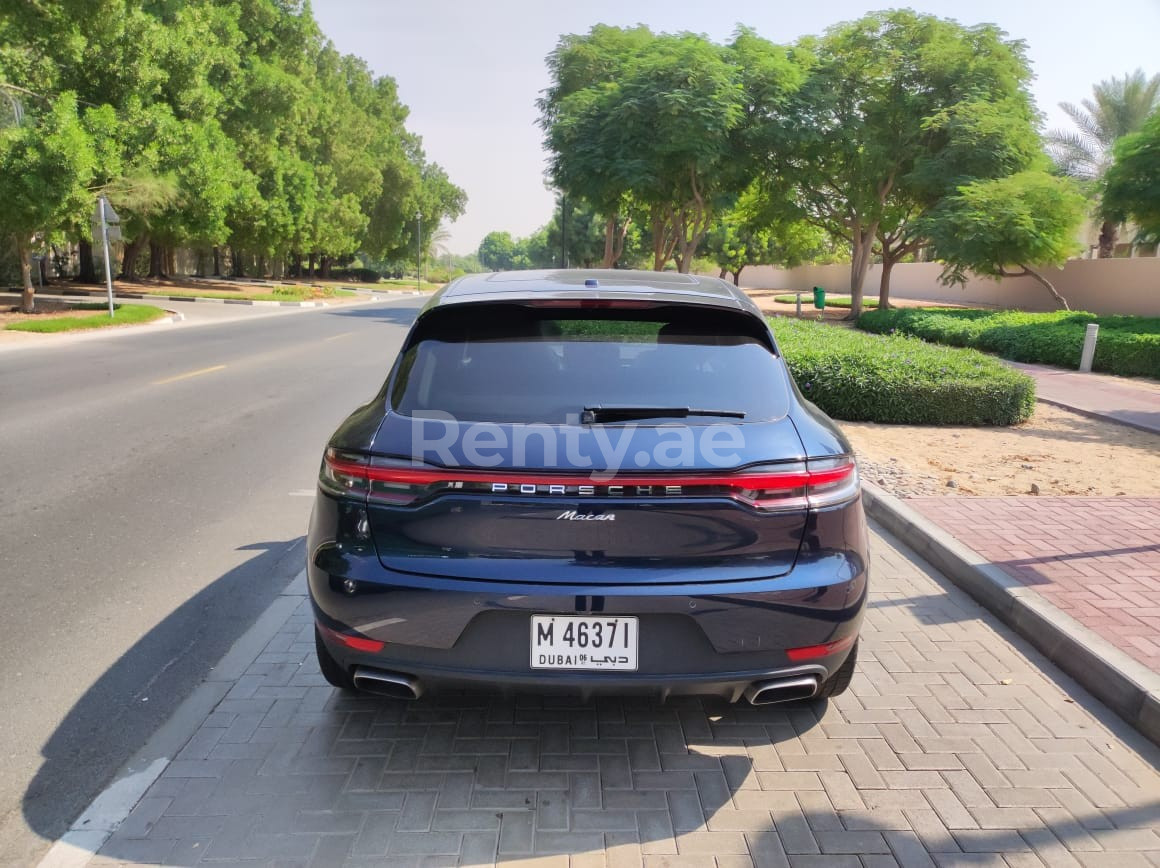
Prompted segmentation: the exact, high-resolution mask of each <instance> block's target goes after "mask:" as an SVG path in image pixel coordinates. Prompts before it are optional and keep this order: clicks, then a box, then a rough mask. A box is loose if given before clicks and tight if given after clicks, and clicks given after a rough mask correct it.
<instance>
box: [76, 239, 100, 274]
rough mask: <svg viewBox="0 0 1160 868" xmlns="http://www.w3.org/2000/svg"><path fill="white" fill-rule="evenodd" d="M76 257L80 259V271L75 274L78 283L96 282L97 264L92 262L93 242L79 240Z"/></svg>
mask: <svg viewBox="0 0 1160 868" xmlns="http://www.w3.org/2000/svg"><path fill="white" fill-rule="evenodd" d="M77 258H78V259H79V260H80V273H79V274H78V275H77V281H78V282H79V283H96V282H97V266H96V264H95V263H94V262H93V243H92V242H91V241H85V240H84V239H81V241H80V242H79V243H78V244H77Z"/></svg>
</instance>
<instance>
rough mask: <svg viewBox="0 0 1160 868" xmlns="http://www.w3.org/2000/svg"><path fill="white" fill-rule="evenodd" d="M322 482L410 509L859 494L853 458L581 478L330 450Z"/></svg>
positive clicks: (814, 502) (790, 501) (819, 502)
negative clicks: (560, 500) (567, 499)
mask: <svg viewBox="0 0 1160 868" xmlns="http://www.w3.org/2000/svg"><path fill="white" fill-rule="evenodd" d="M321 479H322V482H323V483H324V484H325V485H327V486H328V487H330V488H332V489H337V490H338V491H339V492H341V493H352V494H363V495H367V496H368V497H369V498H370V499H372V500H375V501H381V502H386V503H393V504H397V505H405V504H408V503H413V502H415V501H417V500H421V499H423V498H425V497H428V496H430V495H432V494H436V493H438V492H440V491H444V490H454V491H464V492H468V493H487V492H489V491H490V493H493V494H522V495H535V494H540V493H542V494H544V495H546V496H550V495H565V496H566V495H569V494H573V493H576V494H579V493H581V492H580V491H579V489H585V490H584V491H583V492H582V493H583V494H584V495H585V496H594V497H600V496H602V495H608V496H617V497H623V496H626V495H632V494H636V495H639V496H642V497H645V496H651V495H657V494H676V495H679V496H686V497H714V496H716V497H731V498H733V499H734V500H738V501H741V502H742V503H746V504H748V505H750V506H754V507H757V508H759V509H776V510H787V509H808V508H814V509H817V508H821V507H825V506H834V505H836V504H838V503H842V502H845V501H847V500H850V499H851V498H853V497H854V496H855V495H856V494H857V493H858V472H857V468H856V467H855V465H854V459H852V458H850V457H849V456H837V457H834V458H826V459H815V460H811V461H807V462H797V463H793V464H786V465H772V466H768V467H765V468H761V469H760V470H745V471H739V472H736V473H712V474H709V473H689V474H675V473H674V474H652V475H641V474H625V475H621V474H613V475H601V474H595V475H593V474H587V475H582V474H561V473H528V472H525V471H519V470H509V471H502V470H446V469H434V468H425V467H410V466H404V465H399V464H386V463H378V462H375V461H370V460H368V459H367V458H366V457H365V456H358V455H352V454H349V453H341V452H336V451H335V450H333V449H328V450H327V452H326V459H325V461H324V463H323V470H322V477H321ZM497 486H503V488H498V487H497ZM541 488H542V489H543V490H542V491H540V489H541ZM588 489H592V490H591V491H589V490H588ZM631 489H636V490H635V491H633V490H631Z"/></svg>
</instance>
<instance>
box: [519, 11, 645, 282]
mask: <svg viewBox="0 0 1160 868" xmlns="http://www.w3.org/2000/svg"><path fill="white" fill-rule="evenodd" d="M654 39H655V37H654V35H653V33H652V31H651V30H649V29H648V28H647V27H644V26H638V27H633V28H627V29H622V28H619V27H610V26H608V25H605V24H598V25H596V26H595V27H593V28H592V29H591V30H590V31H589V32H588V33H587V34H584V35H578V34H569V35H566V36H563V37H561V38H560V42H559V44H558V45H557V46H556V48H555V50H554V51H553V52H552V53H551V54H549V55H548V57H547V65H548V72H549V75H550V76H551V84H550V85H549V87H548V89H547V90H546V91H545V92H544V96H543V97H542V98H541V99H540V100H539V101H538V103H537V105H538V107H539V109H540V120H539V124H540V127H541V128H542V129H543V130H544V144H545V146H546V147H547V149H548V152H549V155H550V156H549V164H548V176H549V177H550V178H551V179H552V182H553V184H554V185H555V186H556V187H557V189H559V190H561V191H563V192H564V193H565V194H566V195H567V196H568V197H569V198H570V199H572V200H573V202H575V201H577V200H582V201H584V202H586V203H588V205H589V206H590V207H591V208H592V209H593V211H594V212H595V213H596V214H597V215H598V216H600V217H601V218H602V219H603V221H604V253H603V257H602V261H601V264H602V265H603V266H604V267H605V268H611V267H612V266H613V265H614V264H615V263H616V262H617V260H618V259H619V258H620V256H621V254H622V253H623V244H624V238H625V234H626V232H627V231H628V227H629V225H630V223H631V217H630V215H629V213H628V211H629V208H630V196H629V190H630V186H631V177H630V175H631V169H630V167H629V166H625V165H621V163H622V162H626V161H629V160H631V159H633V158H632V156H631V155H628V154H625V153H622V152H618V151H617V150H616V135H617V131H616V130H615V129H613V128H611V127H610V126H609V125H608V123H607V121H606V118H607V113H608V111H609V110H610V107H611V106H612V105H613V104H614V103H615V101H616V100H617V99H618V90H619V82H620V81H621V79H622V78H623V77H624V75H625V72H626V70H627V69H628V68H629V66H630V65H631V64H632V62H633V61H634V60H635V59H636V58H637V57H639V56H641V55H642V54H643V53H644V51H645V50H646V49H647V47H648V46H649V45H650V44H651V43H652V41H653V40H654Z"/></svg>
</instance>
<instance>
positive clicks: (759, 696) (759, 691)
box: [745, 675, 818, 705]
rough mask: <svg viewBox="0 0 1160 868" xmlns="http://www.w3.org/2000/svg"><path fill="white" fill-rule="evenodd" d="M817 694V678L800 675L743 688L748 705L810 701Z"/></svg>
mask: <svg viewBox="0 0 1160 868" xmlns="http://www.w3.org/2000/svg"><path fill="white" fill-rule="evenodd" d="M817 692H818V676H816V675H802V676H800V677H796V678H778V679H775V680H773V681H758V682H757V683H755V684H750V685H749V686H748V687H747V688H745V698H746V699H747V700H749V703H750V705H773V704H774V703H778V702H796V701H800V700H803V699H812V698H813V697H814V696H815V695H816V694H817Z"/></svg>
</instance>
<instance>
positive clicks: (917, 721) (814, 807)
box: [94, 538, 1160, 868]
mask: <svg viewBox="0 0 1160 868" xmlns="http://www.w3.org/2000/svg"><path fill="white" fill-rule="evenodd" d="M874 558H875V563H874V565H873V569H874V584H873V586H872V590H871V595H872V606H871V608H870V610H869V611H868V614H867V619H866V624H865V628H864V633H863V640H862V643H863V645H862V653H861V660H860V671H859V673H858V674H857V676H856V677H855V680H854V684H853V687H852V690H851V692H849V693H847V694H845V695H843V696H842V697H839V698H837V699H835V700H833V701H831V702H828V703H823V704H815V705H804V706H797V707H770V708H753V707H749V706H744V705H743V706H729V705H727V704H724V703H722V702H720V701H717V700H710V699H704V700H702V699H697V698H688V697H681V698H673V699H671V700H670V701H669V702H668V703H660V702H657V701H654V700H652V699H648V698H645V697H601V698H599V699H598V700H595V701H593V702H591V703H588V704H584V703H580V702H578V701H576V700H575V699H571V698H567V697H563V698H557V697H537V696H534V695H532V696H519V697H516V698H514V699H509V698H503V697H499V696H489V695H487V694H463V695H459V694H453V695H448V696H446V697H433V698H425V699H423V700H421V701H419V702H416V703H410V704H408V703H403V702H393V701H388V700H382V699H378V698H375V697H360V696H353V695H345V694H339V693H336V692H334V691H333V690H331V689H330V688H329V687H324V686H321V683H320V682H319V681H318V680H317V679H318V678H319V675H318V672H317V664H316V662H315V661H314V659H313V655H312V653H311V650H310V645H309V642H310V641H312V640H311V632H310V631H311V629H312V628H311V623H310V614H309V609H308V606H307V605H306V604H305V603H303V606H302V608H301V609H300V611H299V612H298V613H297V614H296V615H295V617H294V619H293V620H292V622H291V623H289V624H288V625H287V628H286V629H285V630H284V631H282V632H281V633H279V634H278V636H277V637H276V638H275V640H274V641H272V642H271V643H270V645H269V646H268V647H267V649H266V651H265V652H264V653H263V654H262V655H260V656H259V658H258V660H256V661H255V663H254V664H253V665H252V666H251V667H250V669H249V670H248V671H247V672H246V674H245V675H244V676H243V679H241V680H239V682H238V683H237V684H236V685H234V686H233V688H234V689H233V692H231V694H230V697H229V698H227V699H225V700H223V701H222V703H220V704H219V706H218V708H217V709H216V710H215V711H213V712H212V713H211V714H210V715H209V716H208V717H207V718H206V720H205V721H204V723H203V725H202V726H201V727H200V728H199V729H198V730H197V732H196V733H195V734H194V736H193V738H191V739H190V741H189V742H188V743H187V744H186V745H185V747H184V748H183V750H182V751H181V752H180V753H179V754H178V756H177V757H176V758H175V759H174V761H173V762H172V763H170V765H169V766H168V767H167V768H166V771H165V773H164V774H163V775H162V776H161V777H160V778H159V779H158V780H157V781H156V783H155V784H154V785H153V786H152V787H151V788H150V790H149V791H148V792H147V793H146V794H145V797H144V798H143V800H142V801H141V802H140V803H139V804H138V805H137V807H136V808H135V809H134V812H133V813H132V814H131V815H130V817H129V818H128V819H127V820H126V821H125V823H124V824H123V825H122V826H121V828H120V829H119V830H118V831H117V832H116V833H115V834H114V835H112V836H111V837H110V838H109V840H108V841H107V842H106V844H105V847H104V848H103V849H102V852H101V853H100V854H99V855H98V859H100V860H102V861H103V862H104V863H106V864H120V863H122V862H147V863H148V862H160V861H163V860H168V861H170V862H175V863H177V864H184V865H189V864H193V863H194V862H196V861H198V860H211V861H212V860H220V861H222V862H223V863H229V862H235V861H238V860H254V861H258V862H263V863H266V862H269V863H273V864H285V865H290V864H313V865H319V866H325V865H337V864H342V863H344V862H345V863H346V864H349V865H382V864H391V865H452V864H458V863H463V864H491V863H493V862H495V861H503V860H519V862H520V864H521V866H526V865H533V864H560V865H565V864H567V863H568V858H569V856H571V857H573V864H574V865H576V866H588V865H601V864H606V865H610V866H613V865H615V866H619V865H634V866H639V865H641V864H658V865H661V864H664V865H670V866H676V865H685V864H689V865H716V866H732V865H747V864H753V865H757V866H778V868H787V866H819V868H822V866H824V868H833V866H838V868H841V866H843V865H847V864H848V865H861V866H863V868H888V866H891V865H895V864H896V865H899V866H903V868H909V866H915V868H918V866H922V868H929V866H931V865H1007V866H1013V865H1018V866H1022V865H1033V864H1036V863H1043V864H1047V865H1050V866H1052V868H1069V866H1073V865H1112V866H1114V868H1130V866H1132V865H1134V864H1141V865H1153V866H1157V865H1160V835H1158V834H1157V826H1158V825H1160V824H1158V823H1157V822H1156V805H1157V804H1160V774H1158V773H1157V767H1158V765H1160V752H1158V751H1156V750H1154V749H1153V748H1152V746H1150V745H1148V744H1147V743H1144V742H1142V741H1141V740H1140V739H1139V738H1137V737H1135V735H1134V733H1131V732H1130V731H1127V730H1125V729H1124V728H1123V727H1118V726H1117V725H1116V723H1115V722H1114V721H1113V720H1112V719H1111V718H1109V717H1108V716H1107V715H1106V714H1101V715H1100V717H1099V718H1098V719H1097V717H1096V716H1094V715H1093V713H1092V712H1093V709H1094V710H1097V711H1098V708H1097V707H1096V706H1093V705H1092V704H1091V703H1090V701H1088V700H1086V699H1085V700H1083V701H1077V702H1067V701H1065V700H1067V699H1069V698H1077V697H1076V696H1075V695H1069V693H1068V692H1067V691H1073V690H1074V688H1073V687H1071V686H1070V682H1069V681H1068V680H1067V679H1065V678H1063V677H1062V676H1060V675H1058V673H1055V672H1054V671H1049V672H1047V673H1046V674H1045V673H1044V672H1043V671H1041V670H1040V669H1039V668H1038V667H1040V666H1043V665H1046V664H1044V663H1043V661H1042V658H1041V657H1040V656H1039V655H1037V654H1036V653H1035V652H1033V651H1031V650H1030V649H1029V647H1028V646H1027V645H1026V644H1024V643H1022V642H1021V640H1018V639H1016V638H1014V637H1013V635H1012V634H1011V633H1010V631H1008V630H1006V629H1004V628H1000V627H998V626H997V625H996V624H995V622H994V621H993V620H992V619H991V617H990V616H989V615H988V614H986V613H984V612H983V611H982V610H981V609H980V608H979V607H978V606H977V605H975V604H974V603H973V602H972V601H970V600H969V599H967V598H966V597H964V596H963V595H962V594H961V593H960V592H959V591H958V590H957V589H955V588H954V587H952V586H950V585H948V584H947V583H946V582H945V580H943V579H942V578H941V577H938V576H936V575H931V574H929V573H928V572H926V570H925V568H924V567H923V566H922V565H921V564H920V563H919V562H917V561H916V560H914V559H913V558H912V557H911V556H909V555H907V554H906V553H904V552H902V551H900V550H897V549H895V548H893V547H892V544H891V542H890V541H889V540H888V539H886V538H876V539H875V540H874ZM292 670H293V671H292ZM1008 678H1009V679H1010V680H1011V682H1012V683H1011V684H1010V685H1004V684H1000V683H999V680H1000V679H1008ZM294 691H299V692H301V691H305V693H304V694H303V695H302V696H301V698H292V697H291V695H290V694H291V693H292V692H294ZM263 697H265V698H263ZM1109 726H1110V727H1111V728H1110V729H1109V728H1108V727H1109ZM94 864H97V862H96V861H94Z"/></svg>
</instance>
